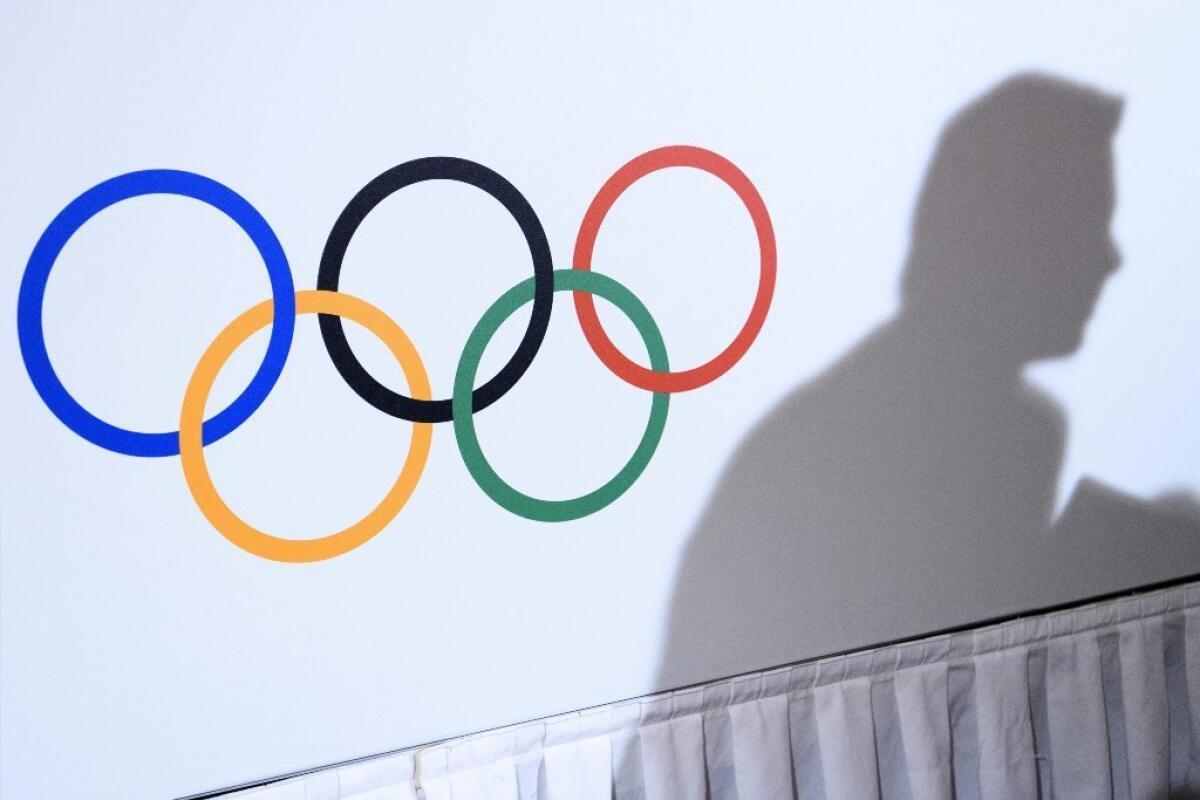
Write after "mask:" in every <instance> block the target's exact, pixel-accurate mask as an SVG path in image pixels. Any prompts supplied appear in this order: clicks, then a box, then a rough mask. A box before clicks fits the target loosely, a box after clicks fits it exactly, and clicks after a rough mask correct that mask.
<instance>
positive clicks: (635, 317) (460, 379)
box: [454, 269, 670, 522]
mask: <svg viewBox="0 0 1200 800" xmlns="http://www.w3.org/2000/svg"><path fill="white" fill-rule="evenodd" d="M554 290H555V291H556V292H564V291H575V292H587V293H588V294H598V295H600V296H601V297H603V298H604V299H605V300H608V301H609V302H610V303H612V304H613V305H615V306H616V307H617V308H619V309H621V311H623V312H625V316H627V317H629V319H630V321H631V322H633V324H634V327H636V328H637V330H638V333H640V334H641V335H642V341H644V342H645V343H646V350H647V351H649V353H650V363H651V364H652V365H653V366H654V368H655V369H657V370H663V371H665V370H667V369H669V366H668V364H667V347H666V345H664V344H663V340H662V334H661V333H659V331H658V325H657V324H655V322H654V318H653V317H651V316H650V312H649V311H647V310H646V307H645V306H644V305H642V301H641V300H638V299H637V297H636V296H635V295H634V294H633V292H631V291H629V290H628V289H626V288H625V287H624V286H622V285H621V284H619V283H617V282H616V281H614V280H613V279H612V278H609V277H606V276H604V275H600V274H598V273H594V272H581V271H579V270H573V269H560V270H556V271H555V273H554ZM533 293H534V283H533V279H529V280H527V281H523V282H521V283H518V284H517V285H516V286H514V287H513V288H511V289H509V290H508V291H507V292H505V293H504V294H503V295H501V297H500V299H499V300H497V301H496V302H495V303H494V304H493V305H492V307H491V308H489V309H488V310H487V311H486V312H484V314H483V318H482V319H481V320H479V323H478V324H477V325H476V326H475V330H473V331H471V335H470V337H468V338H467V346H466V347H464V348H463V354H462V358H460V359H459V361H458V372H456V373H455V375H454V436H455V438H456V439H457V440H458V449H459V452H460V453H462V457H463V463H464V464H466V465H467V471H468V472H470V473H471V477H473V478H474V479H475V482H476V483H477V484H479V488H480V489H483V492H484V494H486V495H487V496H488V497H490V498H492V499H493V500H495V501H496V502H497V503H498V504H499V505H500V506H502V507H503V508H507V509H508V510H509V511H511V512H513V513H514V514H517V515H519V516H522V517H525V518H526V519H533V520H538V521H539V522H565V521H567V520H572V519H579V518H580V517H586V516H588V515H589V514H595V513H596V512H597V511H599V510H600V509H602V508H604V507H605V506H607V505H608V504H609V503H612V502H613V501H614V500H616V499H617V498H618V497H620V496H621V495H622V494H624V493H625V491H626V490H627V489H628V488H629V487H630V486H632V485H633V483H634V481H636V480H637V479H638V477H639V476H640V475H641V474H642V471H643V470H645V469H646V466H647V465H648V464H649V463H650V459H651V458H652V457H653V456H654V450H655V449H656V448H657V447H658V442H659V440H661V439H662V434H663V429H664V428H666V426H667V404H668V401H669V400H670V395H668V394H665V393H663V392H655V393H654V399H653V400H652V401H651V403H650V420H649V421H648V422H647V423H646V432H645V433H643V434H642V440H641V442H639V443H638V446H637V449H636V450H634V453H633V455H632V456H631V457H630V459H629V461H628V462H627V463H626V464H625V466H624V467H622V468H621V471H620V472H618V473H617V474H616V475H615V476H614V477H613V478H612V479H610V480H609V481H608V482H607V483H605V484H604V485H603V486H601V487H600V488H599V489H596V490H595V491H592V492H589V493H587V494H585V495H583V496H582V497H575V498H572V499H570V500H539V499H538V498H536V497H531V496H529V495H527V494H523V493H521V492H519V491H517V490H516V489H514V488H513V487H512V486H510V485H509V484H508V483H505V481H504V479H503V478H501V477H500V476H499V475H498V474H497V473H496V471H495V470H494V469H492V465H491V464H489V463H488V460H487V457H486V456H484V454H483V449H482V448H481V447H480V446H479V438H478V437H477V436H476V435H475V418H474V417H473V416H472V415H471V414H470V413H469V411H470V408H469V407H468V404H469V402H470V397H471V387H472V386H473V385H474V384H475V372H476V370H478V369H479V361H480V359H482V358H483V351H484V349H485V348H486V347H487V343H488V342H489V341H491V338H492V336H494V335H495V334H496V331H497V330H498V329H499V328H500V326H501V325H502V324H504V321H505V320H506V319H508V318H509V317H511V316H512V315H513V312H515V311H516V310H517V309H518V308H520V307H521V306H523V305H525V304H526V303H528V302H529V301H530V300H531V299H532V298H533V296H534V294H533Z"/></svg>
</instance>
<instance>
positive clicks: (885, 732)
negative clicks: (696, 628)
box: [230, 583, 1200, 800]
mask: <svg viewBox="0 0 1200 800" xmlns="http://www.w3.org/2000/svg"><path fill="white" fill-rule="evenodd" d="M230 796H231V797H238V798H246V800H808V799H809V798H812V799H813V800H1010V799H1012V798H1030V799H1031V800H1085V798H1086V800H1164V798H1170V797H1177V798H1183V800H1196V798H1200V583H1193V584H1188V585H1184V586H1177V587H1173V588H1170V589H1165V590H1159V591H1154V592H1148V593H1143V594H1139V595H1133V596H1129V597H1125V598H1122V599H1119V600H1112V601H1106V602H1103V603H1096V604H1093V605H1089V606H1085V607H1082V608H1076V609H1072V610H1069V611H1060V612H1055V613H1051V614H1044V615H1040V616H1032V617H1027V618H1023V619H1019V620H1016V621H1012V622H1007V623H1003V624H1000V625H992V626H988V627H983V628H979V629H976V630H971V631H964V632H960V633H954V634H947V635H943V636H936V637H931V638H927V639H922V640H917V641H913V642H907V643H904V644H900V645H895V646H891V647H883V648H878V649H875V650H868V651H863V652H859V653H854V654H851V655H847V656H839V657H836V658H830V659H824V660H819V661H815V662H810V663H806V664H800V665H796V666H791V667H785V668H781V669H774V670H768V671H765V672H759V673H754V674H750V675H743V676H739V677H736V678H731V679H727V680H720V681H714V682H712V683H709V684H706V685H703V686H698V687H692V688H688V689H685V690H680V691H676V692H667V693H664V694H660V695H655V696H651V697H646V698H642V699H640V700H634V701H627V702H624V703H620V704H616V705H612V706H606V707H601V708H597V709H592V710H589V711H585V712H579V713H575V714H566V715H562V716H559V717H554V718H550V719H546V720H541V721H538V722H534V723H527V724H523V725H518V726H513V727H509V728H504V729H500V730H496V731H490V732H487V733H483V734H478V735H474V736H470V737H464V738H461V739H456V740H452V741H448V742H443V743H440V744H437V745H434V746H431V747H427V748H420V749H417V750H413V751H406V752H402V753H397V754H392V755H388V756H385V757H380V758H374V759H368V760H365V761H361V762H358V763H354V764H350V765H346V766H341V767H336V768H330V769H327V770H321V771H318V772H315V773H311V774H307V775H304V776H301V777H297V778H294V779H290V780H286V781H282V782H279V783H275V784H271V785H268V786H264V787H259V788H256V789H251V790H247V791H244V792H239V793H237V794H235V795H230Z"/></svg>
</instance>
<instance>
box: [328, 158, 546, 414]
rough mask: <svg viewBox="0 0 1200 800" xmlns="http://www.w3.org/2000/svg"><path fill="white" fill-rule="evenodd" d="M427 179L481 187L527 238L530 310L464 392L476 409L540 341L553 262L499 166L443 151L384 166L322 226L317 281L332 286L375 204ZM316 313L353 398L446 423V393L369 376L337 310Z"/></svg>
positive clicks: (538, 226)
mask: <svg viewBox="0 0 1200 800" xmlns="http://www.w3.org/2000/svg"><path fill="white" fill-rule="evenodd" d="M430 180H449V181H459V182H460V183H466V184H469V185H470V186H474V187H475V188H477V189H482V190H483V191H485V192H487V193H488V194H490V195H491V196H492V197H494V198H496V200H498V201H499V202H500V204H501V205H502V206H504V207H505V208H506V209H508V213H510V214H512V216H513V219H515V220H516V221H517V225H519V226H520V228H521V233H522V234H524V236H525V242H526V243H527V244H528V245H529V255H530V256H531V257H532V258H533V279H534V289H533V310H532V313H531V315H530V317H529V326H528V327H527V328H526V329H525V335H524V336H523V337H522V338H521V344H520V345H519V346H518V347H517V351H516V352H515V353H513V355H512V358H510V359H509V360H508V363H507V364H505V365H504V367H503V368H502V369H501V370H500V371H499V372H497V373H496V374H495V375H494V376H492V379H491V380H489V381H488V382H487V383H485V384H483V385H482V386H480V387H477V388H476V389H475V390H474V391H473V392H472V393H471V410H472V412H477V411H482V410H483V409H485V408H487V407H488V406H490V405H491V404H492V403H494V402H496V401H497V400H499V399H500V398H501V397H503V396H504V395H505V393H506V392H508V390H509V389H511V388H512V387H513V386H514V385H515V384H516V382H517V381H519V380H520V379H521V376H522V375H524V374H525V370H527V369H529V365H530V364H531V363H533V357H534V356H536V355H537V351H538V349H539V348H540V347H541V346H542V340H543V339H545V338H546V328H547V327H548V326H549V325H550V307H551V305H552V304H553V303H554V264H553V262H552V260H551V256H550V243H549V242H547V241H546V232H545V231H544V230H542V223H541V220H539V219H538V216H537V214H535V213H534V211H533V207H532V206H530V205H529V201H528V200H526V199H525V197H524V195H522V194H521V193H520V192H519V191H517V187H515V186H513V185H512V184H511V183H509V182H508V181H507V180H506V179H505V178H504V177H503V176H501V175H500V174H499V173H497V172H494V171H492V170H490V169H488V168H487V167H485V166H483V165H482V164H476V163H475V162H474V161H468V160H467V159H465V158H453V157H449V156H431V157H429V158H418V159H414V160H413V161H406V162H405V163H403V164H400V165H399V166H395V167H392V168H391V169H389V170H388V171H386V172H384V173H383V174H382V175H380V176H379V177H377V178H375V179H374V180H372V181H371V182H370V183H368V184H367V185H366V186H364V187H363V188H362V189H361V190H360V191H359V193H358V194H356V195H354V197H353V199H351V200H350V202H349V203H348V204H347V205H346V207H345V208H344V209H343V210H342V213H341V215H339V216H338V219H337V222H336V223H334V226H333V230H332V231H330V232H329V239H328V240H326V242H325V251H324V252H323V253H322V254H321V267H320V270H319V271H318V272H317V288H318V289H324V290H328V291H333V292H336V291H337V288H338V279H339V278H340V277H341V274H342V260H343V259H344V258H345V256H346V248H348V247H349V246H350V240H351V239H352V238H353V237H354V233H355V231H357V230H358V226H359V225H360V224H362V221H363V219H365V218H366V216H367V214H369V213H371V210H372V209H374V208H375V206H377V205H379V204H380V203H381V202H383V200H384V199H385V198H386V197H388V196H389V195H391V194H392V193H393V192H398V191H399V190H401V189H403V188H404V187H405V186H411V185H412V184H414V183H420V182H421V181H430ZM318 317H319V319H320V324H321V338H322V339H324V340H325V349H326V350H327V351H328V352H329V357H330V358H332V359H333V365H334V366H335V367H337V371H338V372H340V373H341V375H342V378H343V379H345V381H346V383H347V384H349V385H350V388H351V389H353V390H354V391H355V392H356V393H357V394H358V396H359V397H361V398H362V399H364V400H366V401H367V402H368V403H370V404H371V405H373V406H375V408H377V409H379V410H380V411H382V412H384V413H385V414H390V415H391V416H393V417H399V418H400V419H406V420H409V421H411V422H446V421H447V420H450V419H452V418H453V416H454V414H453V411H452V410H451V401H450V398H447V399H445V400H415V399H413V398H411V397H406V396H405V395H402V394H398V393H396V392H393V391H392V390H391V389H389V388H387V387H386V386H384V385H383V384H382V383H380V382H379V381H377V380H375V378H374V377H372V376H371V373H369V372H367V370H366V369H365V368H364V367H363V365H362V364H361V363H359V360H358V359H357V358H356V357H355V355H354V353H353V352H352V351H351V350H350V343H349V342H348V341H347V340H346V332H345V331H344V330H343V329H342V319H341V317H336V316H333V315H330V314H319V315H318Z"/></svg>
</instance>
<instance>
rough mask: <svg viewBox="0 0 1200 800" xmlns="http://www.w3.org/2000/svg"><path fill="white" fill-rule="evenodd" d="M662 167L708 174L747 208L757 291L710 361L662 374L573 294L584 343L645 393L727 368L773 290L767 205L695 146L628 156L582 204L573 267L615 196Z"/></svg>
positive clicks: (725, 164)
mask: <svg viewBox="0 0 1200 800" xmlns="http://www.w3.org/2000/svg"><path fill="white" fill-rule="evenodd" d="M667 167H695V168H696V169H702V170H704V171H705V172H709V173H712V174H713V175H715V176H717V177H718V178H720V179H721V180H723V181H724V182H725V183H727V184H728V185H729V187H730V188H731V189H733V191H734V192H736V193H737V196H738V197H739V198H741V201H742V203H744V204H745V206H746V210H747V211H749V212H750V219H751V220H752V221H753V222H754V232H755V234H757V236H758V252H759V275H758V292H757V294H756V295H755V297H754V305H753V306H751V308H750V316H748V317H747V318H746V322H745V323H744V324H743V325H742V329H741V330H740V331H738V334H737V336H735V337H734V339H733V341H732V342H730V343H729V345H728V346H727V347H726V348H725V349H724V350H722V351H721V352H720V353H718V354H717V355H716V356H714V357H713V358H712V360H710V361H707V362H705V363H704V364H701V365H700V366H698V367H693V368H692V369H686V370H683V371H681V372H668V371H666V370H659V369H655V368H654V365H653V364H651V366H650V369H646V368H645V367H643V366H641V365H640V364H638V363H636V362H634V361H631V360H630V359H629V358H628V357H627V356H625V354H624V353H622V352H621V351H620V350H618V349H617V346H616V345H615V344H613V343H612V340H611V339H609V338H608V334H607V333H605V332H604V328H603V326H602V325H601V324H600V317H599V316H597V315H596V304H595V303H594V302H593V301H592V296H591V295H590V294H586V293H584V292H576V293H575V313H576V314H578V316H579V325H580V327H582V328H583V335H584V336H586V337H587V340H588V344H590V345H591V346H592V349H593V350H594V351H595V352H596V355H597V356H599V357H600V360H601V361H603V362H604V365H605V366H606V367H608V368H609V369H610V370H612V371H613V372H614V373H615V374H616V375H617V376H618V377H620V378H621V379H622V380H624V381H626V382H628V383H632V384H633V385H634V386H637V387H638V388H640V389H645V390H647V391H651V392H686V391H688V390H689V389H698V388H699V387H701V386H704V385H705V384H707V383H712V382H713V381H715V380H716V379H717V378H719V377H721V376H722V375H724V374H725V373H726V372H728V371H729V370H730V369H731V368H732V367H733V365H734V364H736V363H737V362H738V361H740V360H741V359H742V356H744V355H745V354H746V351H747V350H749V349H750V345H752V344H754V340H755V339H756V338H757V337H758V332H759V331H760V330H762V326H763V322H765V321H766V319H767V311H768V310H769V309H770V308H771V297H772V296H773V295H774V294H775V266H776V254H775V231H774V229H772V227H771V216H770V215H769V214H768V213H767V206H766V204H765V203H763V200H762V197H760V196H759V194H758V190H757V189H755V188H754V184H753V183H751V182H750V179H749V178H747V177H746V176H745V174H743V173H742V171H741V170H740V169H738V168H737V167H736V166H735V165H734V164H733V162H731V161H729V160H727V159H725V158H722V157H721V156H719V155H717V154H716V153H714V152H712V151H711V150H705V149H703V148H700V147H688V146H683V145H677V146H675V147H660V148H659V149H657V150H651V151H650V152H648V153H643V154H642V155H640V156H638V157H637V158H635V159H633V160H632V161H630V162H629V163H628V164H626V165H625V166H623V167H621V168H620V169H619V170H617V171H616V172H615V173H614V174H613V176H612V177H611V178H609V179H608V181H606V182H605V184H604V185H603V186H601V187H600V191H599V192H597V193H596V197H595V198H594V199H593V200H592V203H591V205H590V206H588V210H587V213H585V214H584V215H583V222H582V224H580V226H579V236H578V237H577V238H576V239H575V258H574V266H575V269H580V270H589V269H591V268H592V250H593V249H594V248H595V246H596V235H597V234H598V233H599V232H600V224H601V223H603V222H604V218H605V217H606V216H607V215H608V212H609V209H611V208H612V206H613V203H615V202H617V198H618V197H620V196H621V195H622V194H623V193H624V191H625V190H626V189H628V188H629V187H630V186H632V185H633V184H634V182H635V181H637V180H639V179H641V178H643V177H645V176H646V175H649V174H650V173H651V172H656V171H658V170H660V169H666V168H667Z"/></svg>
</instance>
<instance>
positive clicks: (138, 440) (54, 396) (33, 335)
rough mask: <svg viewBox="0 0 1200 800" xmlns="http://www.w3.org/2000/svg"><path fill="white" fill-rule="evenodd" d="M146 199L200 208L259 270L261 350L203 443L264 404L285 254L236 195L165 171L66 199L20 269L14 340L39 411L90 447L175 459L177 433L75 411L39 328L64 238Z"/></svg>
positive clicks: (282, 313) (271, 382)
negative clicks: (266, 311) (264, 300)
mask: <svg viewBox="0 0 1200 800" xmlns="http://www.w3.org/2000/svg"><path fill="white" fill-rule="evenodd" d="M146 194H177V195H182V196H184V197H191V198H193V199H195V200H199V201H200V202H202V203H207V204H208V205H210V206H212V207H213V208H215V209H217V210H218V211H221V212H222V213H224V214H225V215H226V216H228V217H229V218H230V219H232V220H233V221H234V222H236V223H237V224H238V226H239V227H241V229H242V230H243V231H245V232H246V235H247V236H249V237H250V240H251V241H252V242H254V246H255V247H256V248H258V252H259V255H261V256H262V259H263V261H264V262H265V263H266V266H267V274H268V276H269V277H270V279H271V297H272V299H273V300H274V302H275V315H274V319H273V320H272V321H271V340H270V343H269V344H268V345H267V353H266V356H265V357H264V358H263V362H262V364H261V365H259V368H258V371H257V372H256V373H254V378H253V379H252V380H251V381H250V384H249V385H248V386H247V387H246V388H245V389H244V390H243V391H242V393H241V394H240V395H238V397H237V399H236V400H234V401H233V402H232V403H230V404H229V406H228V407H227V408H225V410H223V411H221V412H220V413H218V414H217V415H216V416H214V417H212V418H211V419H209V420H206V421H205V422H204V428H203V441H204V443H205V444H210V443H212V442H215V441H217V440H218V439H220V438H221V437H223V436H225V435H226V434H228V433H230V432H231V431H233V430H234V429H235V428H237V427H238V426H239V425H241V424H242V423H243V422H245V421H246V420H247V419H248V418H249V417H250V415H251V414H253V413H254V412H255V411H256V410H257V409H258V407H259V406H260V405H262V402H263V401H264V400H266V399H267V395H268V394H269V393H270V391H271V389H273V388H274V387H275V382H276V381H277V380H278V379H279V374H280V372H282V371H283V365H284V362H286V361H287V357H288V351H289V350H290V349H291V346H292V333H293V332H294V330H295V327H296V295H295V288H294V286H293V284H292V271H291V268H290V267H289V266H288V261H287V256H286V255H284V252H283V247H282V245H280V244H279V239H277V238H276V237H275V233H274V231H272V230H271V226H270V225H268V224H267V221H266V220H265V219H263V217H262V215H261V214H259V213H258V211H257V210H256V209H255V208H254V206H252V205H250V203H249V202H247V201H246V200H245V199H244V198H243V197H242V196H241V195H239V194H238V193H237V192H235V191H233V190H232V189H230V188H229V187H227V186H224V185H222V184H220V183H217V182H216V181H214V180H212V179H211V178H206V177H204V176H203V175H197V174H195V173H193V172H182V171H179V170H173V169H150V170H144V171H141V172H130V173H127V174H125V175H118V176H117V177H115V178H110V179H109V180H106V181H104V182H103V183H100V184H97V185H96V186H93V187H92V188H91V189H88V190H87V191H86V192H84V193H83V194H81V195H79V197H77V198H75V199H74V200H72V201H71V202H70V203H69V204H68V205H67V207H66V208H64V209H63V210H62V211H60V212H59V213H58V216H56V217H55V218H54V220H53V221H52V222H51V223H50V225H49V226H47V228H46V230H45V232H44V233H42V236H41V238H40V239H38V242H37V244H36V245H35V246H34V248H33V253H32V254H31V255H30V256H29V263H28V264H27V265H26V266H25V274H24V276H22V278H21V291H20V294H19V295H18V298H17V338H18V340H19V341H20V344H21V357H22V358H23V359H24V360H25V369H26V371H27V372H28V373H29V378H30V379H31V380H32V381H33V385H34V388H36V389H37V391H38V394H39V395H41V397H42V400H43V401H44V402H45V403H46V406H47V407H48V408H49V409H50V410H51V411H52V412H54V415H55V416H56V417H58V418H59V419H60V420H62V422H63V424H64V425H66V426H67V427H68V428H70V429H71V430H73V431H74V432H75V433H77V434H79V435H80V436H82V437H83V438H84V439H87V440H88V441H89V442H92V443H93V444H96V445H99V446H100V447H103V448H105V449H106V450H112V451H113V452H116V453H124V454H126V455H131V456H150V457H152V456H174V455H178V454H179V431H171V432H169V433H142V432H139V431H131V430H126V429H125V428H119V427H117V426H116V425H111V424H109V423H107V422H105V421H104V420H102V419H100V418H99V417H97V416H95V415H94V414H92V413H91V412H90V411H88V410H87V409H85V408H84V407H83V406H81V405H80V404H79V403H78V402H77V401H76V400H75V398H74V397H72V396H71V393H70V392H68V391H67V388H66V387H65V386H63V384H62V381H61V380H59V378H58V375H57V374H56V373H55V372H54V367H53V365H51V363H50V355H49V353H47V352H46V338H45V335H44V331H43V330H42V302H43V300H44V299H45V296H46V281H47V279H49V277H50V269H51V267H53V266H54V262H55V260H56V259H57V258H58V255H59V253H61V252H62V249H63V247H64V246H65V245H66V243H67V241H68V240H69V239H70V238H71V237H72V236H73V235H74V234H75V231H77V230H79V228H80V227H81V226H82V225H83V224H84V223H85V222H87V221H88V220H89V219H91V218H92V217H94V216H95V215H96V214H98V213H100V212H101V211H103V210H104V209H106V208H108V207H109V206H111V205H114V204H115V203H119V202H121V201H122V200H128V199H129V198H131V197H140V196H142V195H146Z"/></svg>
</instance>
